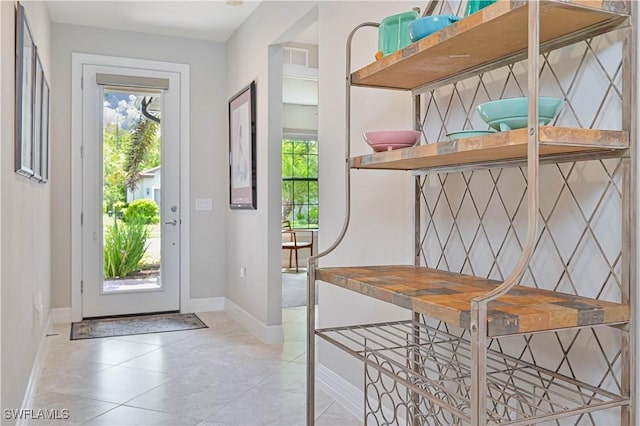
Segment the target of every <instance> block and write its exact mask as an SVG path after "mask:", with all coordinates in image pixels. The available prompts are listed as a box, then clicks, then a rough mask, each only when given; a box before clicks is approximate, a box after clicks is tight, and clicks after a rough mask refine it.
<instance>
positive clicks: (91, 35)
mask: <svg viewBox="0 0 640 426" xmlns="http://www.w3.org/2000/svg"><path fill="white" fill-rule="evenodd" d="M52 35H53V42H52V48H53V54H54V57H55V58H56V61H55V63H54V64H53V66H54V67H53V85H54V86H55V87H56V91H55V94H53V97H52V101H53V104H54V105H56V108H54V109H53V111H54V115H53V120H52V125H53V127H52V139H53V141H54V143H56V144H57V149H56V150H54V151H53V156H52V161H53V165H52V179H51V181H52V183H53V185H52V190H53V221H54V223H56V227H55V228H54V230H53V239H54V241H55V242H56V247H57V248H56V250H55V251H54V253H53V265H54V266H53V306H54V307H68V306H70V305H71V237H70V236H71V230H70V226H71V224H70V221H71V217H72V216H71V212H70V205H71V202H70V197H71V192H70V191H71V165H70V155H71V153H70V143H71V137H70V134H71V119H70V111H71V86H70V84H71V82H70V78H71V52H81V53H90V54H98V55H110V56H121V57H130V58H139V59H147V60H157V61H165V62H177V63H186V64H189V65H190V67H191V68H190V72H191V74H190V84H191V93H190V94H189V96H190V101H191V103H190V112H191V122H190V124H189V125H190V151H191V159H190V163H191V164H190V171H191V172H190V173H191V175H190V182H191V193H190V196H191V203H192V204H191V205H192V208H191V217H190V220H191V235H190V238H191V247H190V251H191V270H190V274H191V283H190V285H191V288H190V297H191V298H192V299H195V298H209V297H220V296H223V295H224V283H225V252H226V250H225V225H224V221H225V211H226V208H227V207H226V206H227V200H228V195H227V190H226V187H227V178H226V176H227V175H228V168H227V160H226V159H227V152H228V148H227V139H226V127H227V121H226V112H225V111H226V107H227V104H226V99H227V98H226V89H225V68H224V63H225V60H224V57H225V46H224V44H222V43H213V42H207V41H199V40H192V39H186V38H185V39H183V38H176V37H163V36H157V35H146V34H139V33H134V32H126V31H112V30H104V29H97V28H89V27H82V26H74V25H65V24H54V25H53V30H52ZM196 198H212V199H213V211H210V212H207V211H195V208H194V203H195V199H196Z"/></svg>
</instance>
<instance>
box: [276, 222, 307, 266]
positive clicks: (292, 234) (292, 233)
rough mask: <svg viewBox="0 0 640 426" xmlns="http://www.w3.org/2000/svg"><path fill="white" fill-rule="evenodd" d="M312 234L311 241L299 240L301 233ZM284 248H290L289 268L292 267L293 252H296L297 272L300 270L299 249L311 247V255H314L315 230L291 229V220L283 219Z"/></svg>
mask: <svg viewBox="0 0 640 426" xmlns="http://www.w3.org/2000/svg"><path fill="white" fill-rule="evenodd" d="M307 233H308V234H311V241H298V235H299V234H307ZM282 235H283V238H282V250H289V269H291V260H292V257H293V253H294V252H295V254H296V272H298V250H302V249H306V248H308V249H309V256H313V231H311V230H306V229H305V230H300V229H291V222H289V221H288V220H283V221H282Z"/></svg>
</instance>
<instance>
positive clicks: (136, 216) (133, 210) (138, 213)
mask: <svg viewBox="0 0 640 426" xmlns="http://www.w3.org/2000/svg"><path fill="white" fill-rule="evenodd" d="M158 212H159V209H158V205H157V204H156V203H155V201H153V200H148V199H141V200H135V201H132V202H131V203H129V207H127V210H126V211H125V212H124V221H125V222H134V221H138V220H139V221H141V222H142V223H145V224H147V225H151V224H156V223H159V222H160V216H158Z"/></svg>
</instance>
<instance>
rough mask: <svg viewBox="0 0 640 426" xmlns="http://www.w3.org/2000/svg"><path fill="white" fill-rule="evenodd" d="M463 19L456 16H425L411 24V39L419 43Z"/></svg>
mask: <svg viewBox="0 0 640 426" xmlns="http://www.w3.org/2000/svg"><path fill="white" fill-rule="evenodd" d="M460 19H461V18H460V17H459V16H455V15H432V16H423V17H422V18H418V19H416V20H415V21H413V22H411V23H410V24H409V38H410V39H411V41H414V42H415V41H418V40H420V39H423V38H425V37H427V36H430V35H431V34H433V33H435V32H438V31H440V30H441V29H443V28H444V27H446V26H447V25H451V24H453V23H454V22H458V21H459V20H460Z"/></svg>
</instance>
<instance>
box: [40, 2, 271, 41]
mask: <svg viewBox="0 0 640 426" xmlns="http://www.w3.org/2000/svg"><path fill="white" fill-rule="evenodd" d="M259 4H260V0H244V1H243V2H242V4H241V5H239V6H230V5H228V4H227V3H226V2H225V1H224V0H209V1H202V0H200V1H197V0H196V1H192V0H182V1H171V0H159V1H158V0H156V1H148V0H147V1H131V0H126V1H122V0H121V1H117V0H115V1H89V0H86V1H58V0H48V1H47V6H48V7H49V14H50V16H51V20H52V21H53V22H59V23H64V24H74V25H85V26H90V27H99V28H108V29H115V30H124V31H133V32H139V33H148V34H159V35H167V36H174V37H188V38H196V39H203V40H211V41H226V40H227V38H229V36H231V34H233V32H234V31H235V30H236V28H238V27H239V26H240V25H242V23H243V22H244V21H245V19H246V18H247V17H248V16H249V15H250V14H251V13H252V12H253V11H254V10H255V8H256V7H258V5H259Z"/></svg>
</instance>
